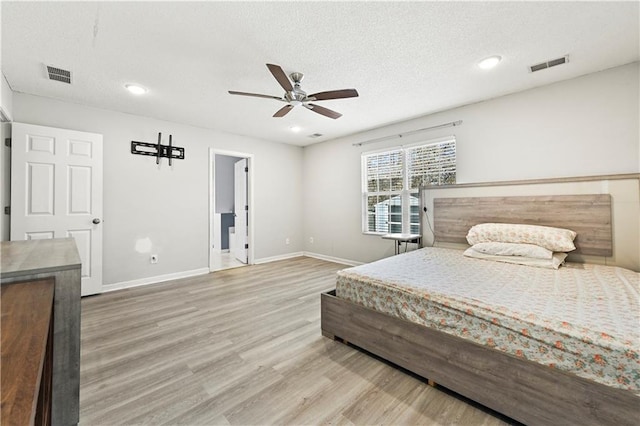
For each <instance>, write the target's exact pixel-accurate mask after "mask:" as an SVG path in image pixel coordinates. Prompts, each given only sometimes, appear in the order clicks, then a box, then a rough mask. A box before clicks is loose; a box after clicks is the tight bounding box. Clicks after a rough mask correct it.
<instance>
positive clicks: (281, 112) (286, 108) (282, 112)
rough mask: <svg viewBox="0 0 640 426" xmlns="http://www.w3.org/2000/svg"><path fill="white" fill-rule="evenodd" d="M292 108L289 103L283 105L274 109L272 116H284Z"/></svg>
mask: <svg viewBox="0 0 640 426" xmlns="http://www.w3.org/2000/svg"><path fill="white" fill-rule="evenodd" d="M292 109H293V106H291V105H285V106H283V107H282V108H280V109H279V110H278V111H276V113H275V114H273V116H274V117H284V116H285V115H287V114H288V113H289V111H291V110H292Z"/></svg>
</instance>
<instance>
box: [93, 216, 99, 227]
mask: <svg viewBox="0 0 640 426" xmlns="http://www.w3.org/2000/svg"><path fill="white" fill-rule="evenodd" d="M92 222H93V223H94V224H95V225H97V224H99V223H100V219H98V218H97V217H96V218H95V219H93V220H92Z"/></svg>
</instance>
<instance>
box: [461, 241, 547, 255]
mask: <svg viewBox="0 0 640 426" xmlns="http://www.w3.org/2000/svg"><path fill="white" fill-rule="evenodd" d="M473 249H474V250H475V251H478V252H480V253H484V254H493V255H497V256H522V257H531V258H534V259H551V257H553V252H552V251H551V250H549V249H546V248H544V247H540V246H537V245H535V244H519V243H500V242H494V241H491V242H489V243H478V244H474V245H473Z"/></svg>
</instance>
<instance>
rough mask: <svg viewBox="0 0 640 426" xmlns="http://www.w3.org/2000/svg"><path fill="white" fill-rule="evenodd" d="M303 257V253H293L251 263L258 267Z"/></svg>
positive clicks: (264, 258)
mask: <svg viewBox="0 0 640 426" xmlns="http://www.w3.org/2000/svg"><path fill="white" fill-rule="evenodd" d="M301 256H305V252H303V251H298V252H295V253H287V254H279V255H277V256H270V257H263V258H262V259H256V260H255V261H254V262H253V263H254V264H255V265H259V264H261V263H269V262H277V261H278V260H286V259H292V258H294V257H301Z"/></svg>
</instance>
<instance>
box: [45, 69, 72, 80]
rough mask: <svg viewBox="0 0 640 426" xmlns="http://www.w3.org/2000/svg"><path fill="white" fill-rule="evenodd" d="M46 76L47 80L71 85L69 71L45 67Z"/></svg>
mask: <svg viewBox="0 0 640 426" xmlns="http://www.w3.org/2000/svg"><path fill="white" fill-rule="evenodd" d="M47 74H48V75H49V80H55V81H61V82H63V83H67V84H71V71H67V70H63V69H61V68H56V67H52V66H51V65H47Z"/></svg>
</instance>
